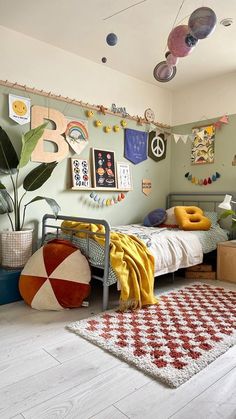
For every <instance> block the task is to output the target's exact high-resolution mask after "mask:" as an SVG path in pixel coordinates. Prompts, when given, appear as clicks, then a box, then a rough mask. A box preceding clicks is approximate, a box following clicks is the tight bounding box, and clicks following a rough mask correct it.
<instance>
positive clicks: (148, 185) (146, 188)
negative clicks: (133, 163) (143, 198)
mask: <svg viewBox="0 0 236 419" xmlns="http://www.w3.org/2000/svg"><path fill="white" fill-rule="evenodd" d="M142 191H143V193H144V195H147V196H148V195H150V193H151V192H152V181H151V179H143V180H142Z"/></svg>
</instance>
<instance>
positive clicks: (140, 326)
mask: <svg viewBox="0 0 236 419" xmlns="http://www.w3.org/2000/svg"><path fill="white" fill-rule="evenodd" d="M235 320H236V291H228V290H225V289H223V288H216V287H212V286H209V285H205V284H194V285H191V286H187V287H185V288H181V289H178V290H176V291H172V292H169V293H167V294H163V295H161V296H160V297H159V304H158V305H153V306H148V307H145V308H142V309H140V310H137V311H133V312H132V311H128V312H124V313H121V312H116V311H108V312H104V313H101V314H99V315H97V316H94V317H91V318H88V319H85V320H81V321H78V322H76V323H72V324H70V325H69V326H67V327H68V329H69V330H70V331H73V332H74V333H77V334H78V335H80V336H83V337H84V338H86V339H88V340H89V341H91V342H93V343H95V344H96V345H98V346H101V347H102V348H104V349H106V350H108V351H109V352H111V353H112V354H114V355H116V356H118V357H119V358H121V359H123V360H125V361H126V362H128V363H130V364H133V365H135V366H136V367H137V368H139V369H140V370H142V371H143V372H145V373H148V374H150V375H151V376H152V377H154V378H157V379H160V380H161V381H163V382H164V383H166V384H168V385H169V386H171V387H178V386H179V385H181V384H183V383H184V382H186V381H187V380H189V379H190V378H191V377H192V376H193V375H194V374H196V373H197V372H199V371H200V370H201V369H203V368H204V367H206V366H207V365H208V364H209V363H211V362H212V361H214V360H215V359H216V358H217V357H218V356H219V355H221V354H223V353H224V352H226V351H227V350H228V349H229V348H230V346H232V345H233V344H234V343H235V342H236V321H235Z"/></svg>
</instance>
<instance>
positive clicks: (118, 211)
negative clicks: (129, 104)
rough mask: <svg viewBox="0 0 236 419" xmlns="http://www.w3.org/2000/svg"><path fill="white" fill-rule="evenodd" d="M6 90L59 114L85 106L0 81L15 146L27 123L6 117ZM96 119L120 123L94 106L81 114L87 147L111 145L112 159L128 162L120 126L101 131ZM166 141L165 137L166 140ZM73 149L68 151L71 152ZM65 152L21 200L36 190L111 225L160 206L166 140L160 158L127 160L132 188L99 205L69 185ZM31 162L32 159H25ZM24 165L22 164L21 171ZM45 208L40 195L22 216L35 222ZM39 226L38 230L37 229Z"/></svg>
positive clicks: (70, 211) (2, 115)
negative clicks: (145, 188) (147, 188)
mask: <svg viewBox="0 0 236 419" xmlns="http://www.w3.org/2000/svg"><path fill="white" fill-rule="evenodd" d="M8 93H13V94H16V95H19V96H21V95H22V96H26V97H29V98H31V103H32V105H34V104H37V105H41V106H46V107H52V108H55V109H57V110H59V111H61V112H62V113H63V114H64V115H65V116H69V117H77V118H81V119H87V118H86V115H85V110H84V109H82V108H81V107H79V106H76V105H72V104H68V103H64V102H60V101H57V100H52V99H48V98H46V97H42V96H39V95H33V94H28V93H25V94H24V92H21V91H19V90H17V89H10V91H9V89H8V88H4V87H0V125H1V126H2V128H3V129H5V130H6V131H7V133H8V134H9V136H10V138H11V139H12V140H14V141H13V142H14V145H15V147H16V149H17V150H19V149H20V144H21V140H20V137H21V134H22V133H23V132H26V131H28V130H29V128H30V127H29V124H27V125H23V126H20V125H18V124H16V123H15V122H14V121H12V120H11V119H10V118H9V117H8ZM95 119H101V120H102V121H103V125H111V126H113V125H115V124H120V120H121V119H122V118H121V117H116V116H111V115H105V116H104V115H102V114H101V113H98V112H95V114H94V118H93V119H87V120H88V122H89V137H90V139H89V145H90V147H95V148H102V149H107V150H113V151H114V152H115V158H116V161H125V162H128V160H126V159H125V158H124V157H123V153H124V131H123V129H122V128H121V129H120V132H119V133H114V132H111V133H109V134H106V133H104V131H103V129H102V128H95V126H94V124H93V123H94V120H95ZM127 121H128V125H127V127H128V128H133V129H139V130H145V126H143V127H140V126H138V125H137V123H136V122H135V121H130V120H127ZM167 141H169V140H167ZM90 147H87V148H86V149H85V150H84V151H83V152H82V154H81V155H80V157H83V158H88V157H89V155H90ZM73 155H74V154H72V153H71V154H70V156H73ZM70 156H68V158H66V159H64V160H63V161H62V162H60V163H59V164H58V166H57V167H56V169H55V170H54V172H53V174H52V176H51V178H50V179H49V180H48V181H47V182H46V183H45V185H44V186H43V187H42V188H41V189H39V190H38V191H35V192H34V193H33V192H31V193H28V198H27V200H26V202H28V201H29V200H30V199H32V198H33V197H34V196H36V195H42V196H49V197H52V198H54V199H56V200H57V202H58V203H59V205H60V206H61V214H65V215H74V216H86V217H93V218H104V219H106V220H108V221H109V222H110V223H111V224H113V225H118V224H127V223H132V222H138V221H141V220H143V218H144V216H145V215H146V213H147V212H148V211H150V210H151V209H154V208H157V207H162V206H164V205H165V198H166V195H167V194H168V191H169V181H170V142H169V143H168V147H167V157H166V159H165V160H163V161H161V162H155V161H153V160H152V159H150V158H148V159H147V160H146V161H144V162H142V163H140V164H138V165H133V164H132V163H131V162H130V166H131V170H132V177H133V191H130V192H128V193H127V194H126V198H125V200H124V201H122V203H120V204H116V205H114V206H109V207H105V208H97V207H96V204H95V203H94V201H93V200H91V199H90V198H89V194H90V192H88V191H72V190H70V187H71V186H72V185H71V173H70V158H69V157H70ZM30 165H31V166H35V165H36V163H30ZM28 171H29V167H27V168H26V172H28ZM143 178H150V179H151V180H152V193H151V194H150V195H149V196H148V197H147V196H145V195H144V194H143V193H142V179H143ZM1 181H2V182H3V183H7V182H8V181H9V178H7V177H6V176H5V177H3V176H1ZM97 193H98V195H99V196H101V197H104V198H107V199H111V198H112V197H113V196H117V192H116V193H114V192H109V191H107V192H106V191H102V192H97ZM45 212H50V208H49V207H48V206H47V205H46V203H44V201H42V203H41V202H38V203H35V204H32V206H30V207H28V215H27V217H26V218H27V221H28V225H30V224H34V225H35V224H39V229H40V227H41V226H40V221H41V219H42V216H43V214H44V213H45ZM0 227H1V228H8V227H9V223H8V220H7V217H6V216H0ZM39 231H40V230H39Z"/></svg>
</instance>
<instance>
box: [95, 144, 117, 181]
mask: <svg viewBox="0 0 236 419" xmlns="http://www.w3.org/2000/svg"><path fill="white" fill-rule="evenodd" d="M92 162H93V187H94V188H101V189H104V188H107V189H117V180H116V166H115V153H114V151H110V150H101V149H97V148H93V149H92Z"/></svg>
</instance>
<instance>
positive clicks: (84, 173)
mask: <svg viewBox="0 0 236 419" xmlns="http://www.w3.org/2000/svg"><path fill="white" fill-rule="evenodd" d="M71 175H72V184H73V187H75V188H81V189H86V188H90V187H91V182H90V172H89V163H88V160H86V159H76V158H71Z"/></svg>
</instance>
